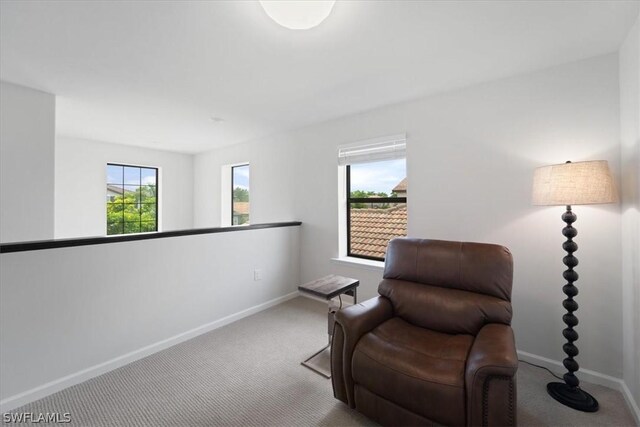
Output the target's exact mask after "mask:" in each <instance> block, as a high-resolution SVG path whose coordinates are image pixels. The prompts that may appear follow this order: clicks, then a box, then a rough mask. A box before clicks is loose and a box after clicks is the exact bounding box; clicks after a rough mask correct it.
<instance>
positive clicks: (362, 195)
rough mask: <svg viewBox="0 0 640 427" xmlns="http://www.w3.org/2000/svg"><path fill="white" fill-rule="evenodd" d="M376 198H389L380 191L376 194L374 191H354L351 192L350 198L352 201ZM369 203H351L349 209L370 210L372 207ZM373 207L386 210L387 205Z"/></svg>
mask: <svg viewBox="0 0 640 427" xmlns="http://www.w3.org/2000/svg"><path fill="white" fill-rule="evenodd" d="M377 197H389V196H388V195H387V193H385V192H384V191H380V192H377V193H376V192H375V191H364V190H354V191H352V192H351V198H352V199H369V198H377ZM371 203H376V201H375V200H371ZM371 203H363V202H358V203H352V204H351V207H352V208H353V209H365V208H371V207H372V205H371ZM375 207H376V208H388V207H389V205H388V204H384V205H381V206H375Z"/></svg>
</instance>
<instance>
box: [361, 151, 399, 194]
mask: <svg viewBox="0 0 640 427" xmlns="http://www.w3.org/2000/svg"><path fill="white" fill-rule="evenodd" d="M406 176H407V167H406V161H405V159H398V160H385V161H383V162H375V163H360V164H354V165H351V191H355V190H363V191H375V192H376V193H379V192H385V193H387V194H389V195H390V194H391V190H392V189H393V187H395V186H396V185H398V183H399V182H400V181H402V180H403V179H404V178H405V177H406Z"/></svg>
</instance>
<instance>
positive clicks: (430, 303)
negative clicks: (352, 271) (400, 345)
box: [378, 238, 513, 335]
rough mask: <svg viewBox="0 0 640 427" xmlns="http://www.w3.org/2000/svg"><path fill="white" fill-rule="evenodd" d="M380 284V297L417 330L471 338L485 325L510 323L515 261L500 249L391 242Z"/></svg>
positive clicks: (441, 242) (403, 240)
mask: <svg viewBox="0 0 640 427" xmlns="http://www.w3.org/2000/svg"><path fill="white" fill-rule="evenodd" d="M384 279H385V280H383V281H382V282H381V283H380V286H379V288H378V292H379V293H380V294H381V295H383V296H385V297H387V298H389V299H390V300H391V303H392V305H393V307H394V312H395V313H396V315H398V316H400V317H402V318H404V319H405V320H407V321H409V322H411V323H413V324H415V325H417V326H420V327H424V328H429V329H433V330H437V331H441V332H445V333H451V334H456V333H464V334H473V335H475V334H476V333H477V332H478V331H479V330H480V328H482V326H484V325H485V324H486V323H505V324H510V323H511V302H510V301H511V286H512V280H513V260H512V257H511V253H510V252H509V250H508V249H507V248H505V247H503V246H499V245H492V244H485V243H466V242H452V241H444V240H424V239H413V238H398V239H394V240H392V241H391V242H390V243H389V246H388V248H387V255H386V261H385V269H384ZM474 295H475V296H474Z"/></svg>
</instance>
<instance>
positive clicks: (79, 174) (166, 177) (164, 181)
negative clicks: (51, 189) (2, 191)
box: [55, 137, 193, 238]
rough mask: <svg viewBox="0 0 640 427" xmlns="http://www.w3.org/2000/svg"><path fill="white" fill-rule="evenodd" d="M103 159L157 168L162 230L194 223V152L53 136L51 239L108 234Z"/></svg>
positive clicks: (108, 161)
mask: <svg viewBox="0 0 640 427" xmlns="http://www.w3.org/2000/svg"><path fill="white" fill-rule="evenodd" d="M107 163H123V164H131V165H136V166H153V167H157V168H159V169H160V170H159V175H160V186H159V190H160V193H159V195H160V197H159V203H160V205H159V215H160V226H161V228H160V231H168V230H179V229H187V228H192V227H193V156H192V155H190V154H180V153H174V152H169V151H161V150H152V149H148V148H142V147H134V146H127V145H120V144H108V143H104V142H96V141H88V140H81V139H72V138H64V137H57V138H56V147H55V176H56V185H55V212H56V221H55V237H56V238H65V237H86V236H102V235H105V234H106V227H107V225H106V224H107V222H106V221H107V220H106V206H105V197H106V196H105V191H106V190H105V185H106V179H107V172H106V167H107Z"/></svg>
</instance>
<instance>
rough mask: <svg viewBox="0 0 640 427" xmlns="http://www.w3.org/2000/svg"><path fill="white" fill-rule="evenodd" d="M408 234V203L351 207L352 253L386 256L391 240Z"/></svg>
mask: <svg viewBox="0 0 640 427" xmlns="http://www.w3.org/2000/svg"><path fill="white" fill-rule="evenodd" d="M406 235H407V205H404V204H403V205H400V206H395V207H393V208H389V209H351V253H354V254H358V255H367V256H371V257H377V258H384V254H385V252H386V251H387V244H388V243H389V240H391V239H393V238H394V237H400V236H406Z"/></svg>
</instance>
